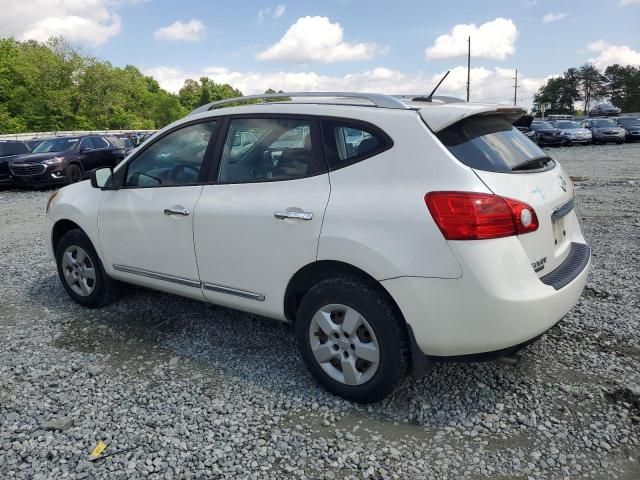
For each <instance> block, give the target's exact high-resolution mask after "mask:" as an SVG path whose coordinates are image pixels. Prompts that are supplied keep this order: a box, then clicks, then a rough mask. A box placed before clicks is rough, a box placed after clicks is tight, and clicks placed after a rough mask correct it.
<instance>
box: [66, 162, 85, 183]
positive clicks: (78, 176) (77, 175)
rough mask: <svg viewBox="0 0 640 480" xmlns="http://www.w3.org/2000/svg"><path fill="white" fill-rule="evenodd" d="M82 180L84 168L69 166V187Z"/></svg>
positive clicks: (73, 164) (74, 165)
mask: <svg viewBox="0 0 640 480" xmlns="http://www.w3.org/2000/svg"><path fill="white" fill-rule="evenodd" d="M81 180H82V168H80V166H79V165H76V164H75V163H72V164H70V165H69V166H67V185H71V184H72V183H77V182H79V181H81Z"/></svg>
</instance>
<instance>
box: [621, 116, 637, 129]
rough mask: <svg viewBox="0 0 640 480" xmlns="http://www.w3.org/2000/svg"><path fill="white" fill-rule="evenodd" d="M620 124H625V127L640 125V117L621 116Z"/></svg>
mask: <svg viewBox="0 0 640 480" xmlns="http://www.w3.org/2000/svg"><path fill="white" fill-rule="evenodd" d="M618 125H624V126H625V127H630V126H632V125H633V126H640V118H633V117H628V118H619V119H618Z"/></svg>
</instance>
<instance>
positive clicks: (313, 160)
mask: <svg viewBox="0 0 640 480" xmlns="http://www.w3.org/2000/svg"><path fill="white" fill-rule="evenodd" d="M315 125H316V123H315V122H312V121H311V120H309V119H294V118H291V119H289V118H235V119H232V120H231V121H230V122H229V132H228V134H227V138H226V141H225V144H224V149H223V152H222V159H221V162H220V172H219V174H218V180H219V181H220V182H221V183H254V182H274V181H281V180H295V179H297V178H304V177H308V176H311V175H315V174H317V173H319V172H321V171H326V167H324V165H322V162H321V156H320V155H319V153H318V146H317V145H315V144H314V142H313V137H314V135H312V130H313V129H315V128H316V127H315Z"/></svg>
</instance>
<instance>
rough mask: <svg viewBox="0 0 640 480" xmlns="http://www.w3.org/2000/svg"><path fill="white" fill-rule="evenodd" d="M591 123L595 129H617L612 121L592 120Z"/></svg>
mask: <svg viewBox="0 0 640 480" xmlns="http://www.w3.org/2000/svg"><path fill="white" fill-rule="evenodd" d="M591 123H592V124H593V126H594V127H596V128H605V127H617V125H616V123H615V122H614V121H613V120H604V119H603V120H593V121H592V122H591Z"/></svg>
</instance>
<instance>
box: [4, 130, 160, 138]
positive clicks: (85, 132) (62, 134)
mask: <svg viewBox="0 0 640 480" xmlns="http://www.w3.org/2000/svg"><path fill="white" fill-rule="evenodd" d="M155 131H156V130H74V131H70V130H69V131H59V132H30V133H11V134H4V135H0V140H30V139H32V138H50V137H66V136H74V135H90V134H96V135H113V134H118V133H153V132H155Z"/></svg>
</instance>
